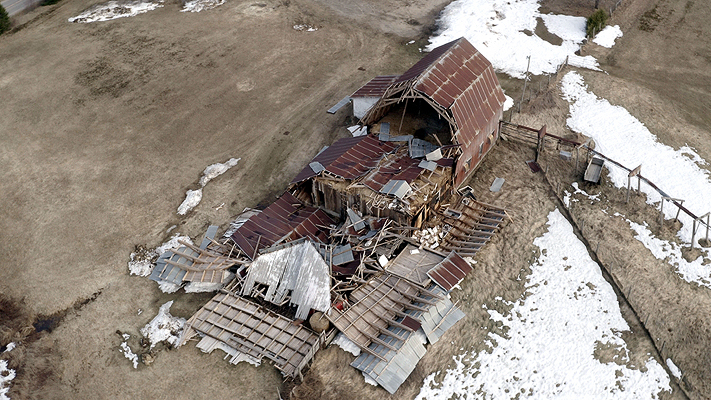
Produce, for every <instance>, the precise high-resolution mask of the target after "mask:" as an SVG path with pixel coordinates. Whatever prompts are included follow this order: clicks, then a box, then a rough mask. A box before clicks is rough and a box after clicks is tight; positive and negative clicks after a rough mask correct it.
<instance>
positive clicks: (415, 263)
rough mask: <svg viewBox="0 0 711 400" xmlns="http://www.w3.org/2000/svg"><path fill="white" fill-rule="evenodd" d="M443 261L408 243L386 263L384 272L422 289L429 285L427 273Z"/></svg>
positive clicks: (434, 254) (439, 257)
mask: <svg viewBox="0 0 711 400" xmlns="http://www.w3.org/2000/svg"><path fill="white" fill-rule="evenodd" d="M444 259H445V258H444V257H443V256H441V255H439V254H437V253H435V252H433V251H430V250H427V249H424V248H423V249H418V248H417V247H415V246H413V245H411V244H409V243H408V244H407V245H406V246H405V248H404V249H403V250H402V251H401V252H400V254H398V255H397V257H395V258H394V259H393V260H391V261H390V262H389V263H388V265H387V266H386V268H385V270H386V271H388V272H389V273H391V274H393V275H396V276H399V277H401V278H405V279H407V280H408V281H410V282H414V283H416V284H418V285H420V286H422V287H427V286H429V284H430V277H429V276H428V275H427V273H428V272H429V271H430V270H431V269H432V268H434V267H435V266H437V265H439V264H440V263H441V262H442V260H444Z"/></svg>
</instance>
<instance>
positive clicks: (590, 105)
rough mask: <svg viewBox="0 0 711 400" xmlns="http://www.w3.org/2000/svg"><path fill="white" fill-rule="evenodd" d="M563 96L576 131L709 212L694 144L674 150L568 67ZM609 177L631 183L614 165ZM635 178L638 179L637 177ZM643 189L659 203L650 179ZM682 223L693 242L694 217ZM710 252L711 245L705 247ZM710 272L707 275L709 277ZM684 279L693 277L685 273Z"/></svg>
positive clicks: (669, 209)
mask: <svg viewBox="0 0 711 400" xmlns="http://www.w3.org/2000/svg"><path fill="white" fill-rule="evenodd" d="M562 90H563V96H564V98H565V99H566V100H567V101H569V102H570V117H569V118H568V121H567V123H568V126H569V127H570V128H571V129H572V130H573V131H575V132H579V133H582V134H583V135H585V136H588V137H592V138H593V139H594V140H595V144H596V146H597V148H598V151H600V152H602V153H603V154H605V155H606V156H608V157H610V158H612V159H613V160H615V161H618V162H620V163H621V164H622V165H625V166H627V167H628V168H634V167H636V166H638V165H640V164H641V165H642V175H643V176H644V177H646V178H648V179H649V180H651V181H652V182H654V183H655V184H656V185H657V186H659V187H660V188H661V189H662V190H664V191H665V192H666V193H667V194H668V195H669V196H671V197H674V198H680V199H683V200H685V202H684V206H685V207H686V208H687V209H689V210H690V211H691V212H693V213H696V214H697V215H702V214H705V213H706V212H708V211H711V206H710V203H709V201H708V199H711V180H710V179H709V171H707V170H705V169H702V168H700V167H699V166H700V165H705V163H706V161H704V160H703V159H702V158H701V157H700V156H699V155H698V154H696V152H694V150H693V149H691V148H690V147H688V146H684V147H682V148H680V149H679V150H674V149H673V148H672V147H669V146H667V145H665V144H663V143H660V142H659V141H658V140H657V137H656V136H655V135H654V134H652V133H651V132H650V131H649V130H648V129H647V127H645V126H644V124H642V123H641V122H639V120H637V119H636V118H635V117H633V116H632V115H631V114H630V113H629V112H628V111H627V110H626V109H624V108H623V107H620V106H613V105H612V104H610V103H609V102H608V101H607V100H605V99H601V98H598V97H597V96H596V95H595V94H594V93H592V92H590V91H588V90H587V87H586V85H585V82H584V80H583V77H582V76H580V74H578V73H576V72H569V73H568V74H566V75H565V76H564V77H563V80H562ZM609 172H610V178H611V180H612V182H613V183H614V185H615V186H617V187H618V188H626V187H627V172H626V171H624V170H622V169H620V168H610V169H609ZM633 179H634V178H633ZM642 191H643V192H645V193H646V194H647V202H648V203H649V204H653V205H657V204H658V203H659V202H660V201H661V199H662V198H661V195H660V194H659V193H658V192H657V191H656V190H654V189H652V188H651V187H649V186H648V185H646V184H642ZM676 212H677V208H676V207H674V206H672V205H669V204H668V205H667V206H666V207H664V215H665V216H666V218H668V219H672V218H674V217H675V216H676ZM679 221H680V222H681V223H682V228H681V230H680V231H679V232H678V233H677V236H678V237H679V238H680V239H681V240H682V241H683V242H685V243H691V230H692V225H693V221H692V219H691V218H690V217H689V216H688V215H686V214H685V213H681V214H680V215H679ZM704 251H706V254H707V256H709V257H711V249H706V250H704ZM708 274H709V273H708V272H707V273H706V276H708ZM684 279H687V280H688V279H689V277H687V276H685V278H684ZM699 284H703V285H707V286H708V284H707V283H705V282H699Z"/></svg>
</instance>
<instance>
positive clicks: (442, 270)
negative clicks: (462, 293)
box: [427, 252, 472, 291]
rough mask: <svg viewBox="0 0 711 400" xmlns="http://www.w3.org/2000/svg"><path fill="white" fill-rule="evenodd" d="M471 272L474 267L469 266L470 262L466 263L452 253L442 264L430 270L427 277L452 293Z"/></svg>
mask: <svg viewBox="0 0 711 400" xmlns="http://www.w3.org/2000/svg"><path fill="white" fill-rule="evenodd" d="M471 270H472V266H471V265H469V263H468V262H466V261H464V259H463V258H462V257H460V256H459V254H457V253H455V252H451V253H449V255H448V256H447V258H445V259H444V260H442V262H441V263H439V264H437V265H435V266H434V267H433V268H432V269H431V270H429V271H428V272H427V276H429V277H430V278H432V280H433V281H435V282H437V284H438V285H440V286H442V287H443V288H444V290H446V291H450V290H452V288H453V287H454V286H456V285H457V284H458V283H459V282H461V281H462V279H464V277H465V276H467V274H468V273H469V272H470V271H471Z"/></svg>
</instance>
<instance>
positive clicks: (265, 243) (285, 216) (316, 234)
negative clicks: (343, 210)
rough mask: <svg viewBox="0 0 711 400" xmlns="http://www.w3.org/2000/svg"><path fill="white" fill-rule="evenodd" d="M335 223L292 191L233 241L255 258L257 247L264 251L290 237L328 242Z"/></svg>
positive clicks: (248, 222)
mask: <svg viewBox="0 0 711 400" xmlns="http://www.w3.org/2000/svg"><path fill="white" fill-rule="evenodd" d="M331 224H333V220H332V219H331V218H330V217H329V216H328V215H327V214H326V213H325V212H323V210H321V209H318V208H315V207H309V206H305V205H304V204H303V203H301V202H300V201H299V200H298V199H297V198H296V197H294V196H292V195H291V194H290V193H289V192H286V193H284V194H283V195H282V196H281V197H279V199H278V200H277V201H275V202H274V203H272V204H271V205H269V207H267V208H266V209H264V211H262V212H261V213H259V214H257V215H254V216H252V217H251V218H249V219H248V220H247V222H245V223H244V225H242V226H241V227H239V229H237V230H236V231H235V232H234V233H233V234H232V240H233V241H234V242H235V243H236V244H237V246H239V248H240V249H241V250H242V251H243V252H245V254H246V255H247V256H248V257H249V258H252V257H253V256H254V254H255V248H258V249H263V248H266V247H269V246H271V245H273V244H274V243H276V242H277V241H279V240H281V239H284V238H286V239H287V241H289V240H296V239H298V238H302V237H308V238H310V239H312V240H315V241H320V242H326V241H327V239H328V227H329V226H330V225H331Z"/></svg>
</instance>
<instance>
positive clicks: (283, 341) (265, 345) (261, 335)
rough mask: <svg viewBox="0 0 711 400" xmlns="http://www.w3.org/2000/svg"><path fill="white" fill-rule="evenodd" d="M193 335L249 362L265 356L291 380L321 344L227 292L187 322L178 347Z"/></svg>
mask: <svg viewBox="0 0 711 400" xmlns="http://www.w3.org/2000/svg"><path fill="white" fill-rule="evenodd" d="M196 335H200V336H209V337H212V338H213V339H216V340H219V341H220V342H222V343H224V344H225V345H227V346H229V348H231V349H234V350H235V352H239V353H243V354H245V355H247V356H249V357H250V358H251V359H252V360H262V359H263V358H265V357H266V358H267V359H269V360H271V361H272V362H273V363H274V365H275V366H276V367H277V368H278V369H279V370H280V371H281V372H282V374H284V376H287V377H291V378H296V377H297V376H300V375H301V370H302V369H303V368H304V367H305V366H306V364H307V363H308V362H309V361H311V359H313V357H314V354H316V352H317V351H318V349H319V347H320V344H321V339H320V337H319V336H318V335H317V334H316V333H315V332H313V331H311V330H310V329H308V328H306V327H304V326H303V325H301V324H300V325H295V324H293V323H292V321H291V320H289V319H287V318H285V317H282V316H280V315H278V314H275V313H273V312H271V311H269V310H266V309H264V308H262V307H260V306H259V305H257V304H255V303H253V302H251V301H249V300H247V299H245V298H242V297H239V296H236V295H234V294H232V293H230V292H227V291H224V292H220V293H218V294H217V295H215V297H213V298H212V300H210V301H209V302H208V303H207V304H206V305H205V306H203V307H202V308H201V309H200V310H198V312H196V313H195V314H194V315H193V316H192V317H191V318H190V319H189V320H188V321H187V322H186V324H185V328H184V331H183V335H182V336H181V338H180V341H179V344H178V345H179V346H182V345H183V344H185V342H187V341H188V340H190V339H191V338H193V337H195V336H196ZM210 347H213V348H214V346H210ZM232 355H233V357H235V356H236V355H237V354H236V353H232Z"/></svg>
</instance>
